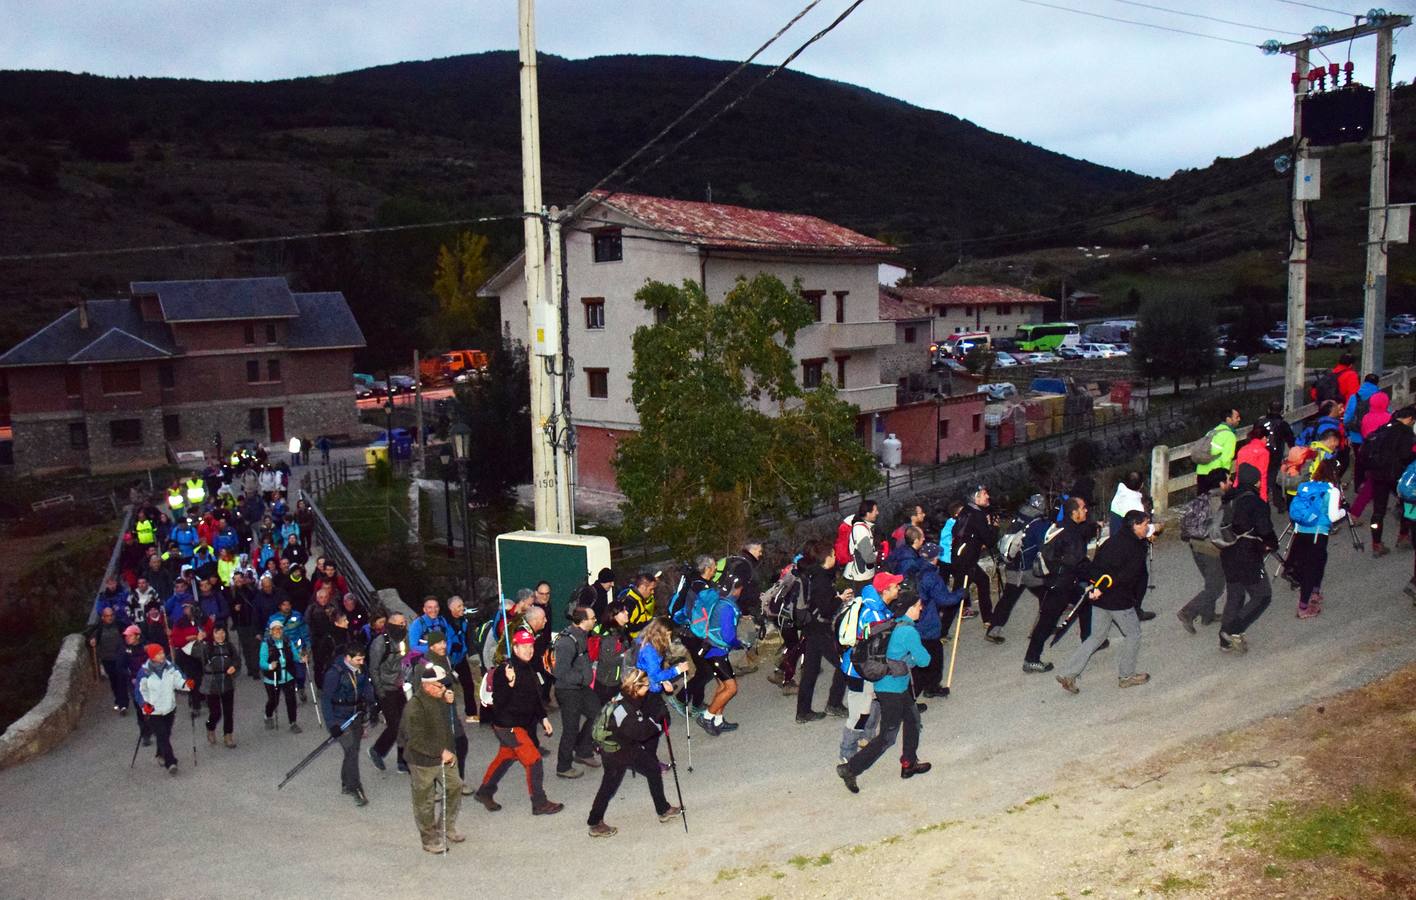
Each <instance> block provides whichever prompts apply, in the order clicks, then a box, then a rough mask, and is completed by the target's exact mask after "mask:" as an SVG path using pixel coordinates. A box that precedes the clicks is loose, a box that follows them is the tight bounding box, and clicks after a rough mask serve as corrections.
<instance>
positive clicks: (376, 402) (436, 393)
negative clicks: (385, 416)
mask: <svg viewBox="0 0 1416 900" xmlns="http://www.w3.org/2000/svg"><path fill="white" fill-rule="evenodd" d="M422 393H423V400H424V401H427V402H431V401H433V400H442V399H444V398H446V397H451V396H452V385H448V386H447V387H435V388H424V389H423V392H422ZM413 397H414V395H413V394H394V395H393V405H394V406H412V405H413ZM387 402H388V398H386V397H363V398H360V399H358V400H355V401H354V405H355V406H357V407H359V408H360V409H381V408H383V405H384V404H385V403H387Z"/></svg>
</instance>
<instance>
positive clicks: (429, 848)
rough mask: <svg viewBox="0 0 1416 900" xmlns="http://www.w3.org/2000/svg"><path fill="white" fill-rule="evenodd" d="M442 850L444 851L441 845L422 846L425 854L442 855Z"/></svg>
mask: <svg viewBox="0 0 1416 900" xmlns="http://www.w3.org/2000/svg"><path fill="white" fill-rule="evenodd" d="M443 849H444V848H443V847H442V846H441V845H438V844H424V845H423V850H424V851H426V852H428V853H436V854H438V855H442V853H443Z"/></svg>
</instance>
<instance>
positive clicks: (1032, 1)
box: [1018, 0, 1258, 47]
mask: <svg viewBox="0 0 1416 900" xmlns="http://www.w3.org/2000/svg"><path fill="white" fill-rule="evenodd" d="M1018 2H1019V3H1026V4H1028V5H1029V6H1042V7H1046V8H1047V9H1057V10H1061V11H1062V12H1069V13H1076V14H1077V15H1079V16H1091V17H1092V18H1093V19H1105V20H1107V21H1108V22H1121V23H1123V24H1126V25H1139V26H1141V27H1142V28H1154V29H1156V30H1158V31H1173V32H1174V33H1176V34H1188V35H1190V36H1191V37H1202V38H1209V39H1210V40H1212V41H1223V42H1224V43H1226V44H1238V45H1239V46H1241V47H1257V46H1258V45H1257V44H1254V43H1252V42H1250V41H1241V40H1237V39H1235V38H1227V37H1220V36H1219V35H1217V34H1206V33H1205V32H1203V31H1190V30H1188V29H1185V28H1174V27H1172V26H1170V25H1157V24H1156V23H1154V22H1142V21H1140V20H1139V19H1123V18H1121V17H1120V16H1108V15H1106V14H1105V13H1097V12H1090V11H1089V10H1085V9H1077V8H1076V7H1073V6H1059V5H1058V4H1056V3H1044V2H1042V0H1018Z"/></svg>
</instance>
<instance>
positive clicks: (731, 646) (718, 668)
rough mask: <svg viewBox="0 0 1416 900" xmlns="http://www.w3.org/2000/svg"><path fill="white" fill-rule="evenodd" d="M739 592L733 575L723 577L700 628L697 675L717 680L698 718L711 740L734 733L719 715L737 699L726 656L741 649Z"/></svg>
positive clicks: (732, 726)
mask: <svg viewBox="0 0 1416 900" xmlns="http://www.w3.org/2000/svg"><path fill="white" fill-rule="evenodd" d="M742 591H743V583H742V582H741V581H740V580H738V577H737V576H736V575H733V574H729V573H727V572H725V573H723V577H722V581H721V582H719V585H718V593H717V600H716V602H715V603H713V604H712V605H711V606H709V607H708V609H707V611H706V616H707V620H706V621H705V622H704V625H703V630H704V634H703V644H702V650H701V652H700V654H699V658H698V665H699V666H700V667H701V668H700V674H702V673H703V672H707V673H708V676H709V677H711V678H715V679H717V681H718V687H717V689H716V690H715V691H714V692H713V700H712V701H711V702H710V703H709V704H708V706H707V708H705V709H704V710H703V712H702V713H700V714H699V716H698V724H699V725H700V726H702V728H703V730H704V731H706V732H708V733H709V734H711V735H713V736H714V737H717V736H718V735H720V734H722V733H723V732H725V731H736V730H737V728H738V726H737V723H736V722H729V721H727V720H726V719H724V718H723V712H724V710H725V709H726V708H727V705H728V702H729V701H730V700H732V699H733V697H735V696H737V690H738V683H737V677H736V675H735V674H734V672H733V664H732V661H731V660H730V659H729V658H728V654H729V653H731V652H732V651H733V650H739V649H743V648H744V647H745V645H744V644H743V643H742V641H740V640H738V636H737V635H738V619H739V617H740V615H741V614H740V613H739V611H738V606H737V601H738V598H739V597H741V596H742Z"/></svg>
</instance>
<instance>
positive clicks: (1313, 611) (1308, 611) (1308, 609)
mask: <svg viewBox="0 0 1416 900" xmlns="http://www.w3.org/2000/svg"><path fill="white" fill-rule="evenodd" d="M1320 612H1322V609H1321V608H1320V607H1319V606H1318V605H1317V604H1316V603H1309V604H1308V605H1307V606H1303V605H1302V604H1299V606H1298V618H1300V619H1311V618H1313V617H1314V616H1316V615H1317V614H1318V613H1320Z"/></svg>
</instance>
